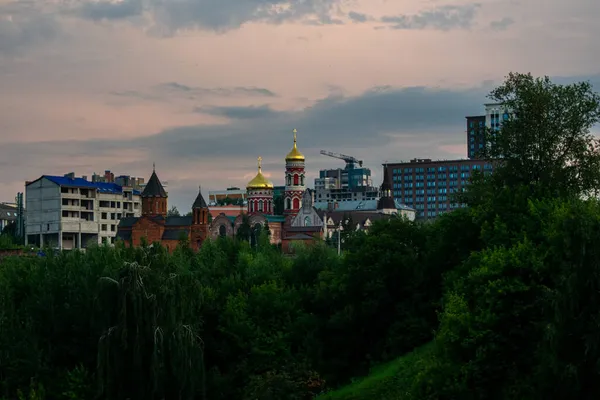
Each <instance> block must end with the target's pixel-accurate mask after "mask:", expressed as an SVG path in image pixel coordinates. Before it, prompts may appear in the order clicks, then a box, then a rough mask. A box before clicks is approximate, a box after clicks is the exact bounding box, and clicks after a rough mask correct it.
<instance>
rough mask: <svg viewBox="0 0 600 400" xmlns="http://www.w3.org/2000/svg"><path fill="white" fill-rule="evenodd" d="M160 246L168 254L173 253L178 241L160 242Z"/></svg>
mask: <svg viewBox="0 0 600 400" xmlns="http://www.w3.org/2000/svg"><path fill="white" fill-rule="evenodd" d="M160 244H161V245H162V246H163V247H165V248H166V249H167V250H169V253H173V252H174V251H175V249H176V248H177V246H178V245H179V240H161V241H160Z"/></svg>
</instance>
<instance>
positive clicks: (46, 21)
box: [0, 2, 61, 56]
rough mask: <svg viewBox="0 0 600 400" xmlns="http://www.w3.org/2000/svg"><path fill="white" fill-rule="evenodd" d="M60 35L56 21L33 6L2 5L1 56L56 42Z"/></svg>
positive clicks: (0, 10) (0, 24)
mask: <svg viewBox="0 0 600 400" xmlns="http://www.w3.org/2000/svg"><path fill="white" fill-rule="evenodd" d="M60 34H61V29H60V26H59V24H58V23H57V22H56V20H55V19H54V18H53V17H52V16H50V15H47V14H44V13H42V12H41V11H40V10H38V9H36V8H35V7H34V5H33V4H31V3H27V2H23V3H20V2H19V3H8V4H4V5H2V4H0V56H2V55H15V54H19V53H20V52H21V51H22V50H23V49H25V48H28V47H31V46H38V45H43V44H46V43H48V42H50V41H52V40H55V39H56V38H57V37H58V36H59V35H60Z"/></svg>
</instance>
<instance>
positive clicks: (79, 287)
mask: <svg viewBox="0 0 600 400" xmlns="http://www.w3.org/2000/svg"><path fill="white" fill-rule="evenodd" d="M494 96H495V97H494ZM492 97H493V98H494V99H496V100H499V99H500V100H503V101H507V102H509V101H511V102H512V103H510V104H511V105H512V109H513V110H516V112H515V113H514V114H515V116H514V117H511V118H510V119H509V122H508V124H507V125H506V126H507V128H502V129H501V130H500V131H499V132H497V133H496V136H494V139H493V140H491V142H490V145H489V148H488V149H487V151H488V152H490V154H496V156H500V155H502V159H501V160H498V161H499V162H498V163H497V169H496V171H495V172H494V174H493V175H491V176H475V177H474V178H473V181H472V183H471V186H470V187H469V189H468V191H467V192H466V193H464V194H463V195H461V196H462V201H464V202H466V203H467V204H468V205H469V207H467V208H464V209H460V210H457V211H455V212H452V213H450V214H446V215H444V216H441V217H439V218H438V219H437V220H436V221H435V222H433V223H428V224H421V223H415V222H409V221H407V220H404V219H401V218H394V219H390V220H387V221H378V222H377V223H375V224H374V225H373V226H372V227H371V230H370V231H369V233H368V234H361V233H357V232H353V231H352V230H351V229H347V230H345V233H344V237H343V242H344V246H343V247H344V251H343V252H342V255H341V256H338V254H337V251H336V249H334V248H331V247H329V246H327V245H326V244H325V243H323V244H321V245H317V246H314V247H310V248H304V249H302V248H298V249H296V251H295V256H294V257H289V256H285V255H282V254H281V253H280V251H279V249H277V248H276V247H273V246H271V245H270V244H269V241H268V232H266V231H262V232H261V231H257V230H255V229H254V227H251V226H249V224H247V223H245V225H244V226H245V228H244V230H243V232H242V235H240V238H238V239H237V240H230V239H225V238H221V239H219V240H217V241H212V242H210V241H209V242H207V243H205V245H204V246H203V247H202V249H201V250H200V251H199V252H198V253H194V252H192V251H191V250H190V249H189V248H187V246H186V243H185V242H182V245H181V246H180V247H179V248H177V249H176V250H175V252H174V253H173V254H168V253H167V252H166V250H165V249H163V248H161V247H160V246H158V245H156V244H152V245H148V244H144V245H143V246H141V247H140V248H136V249H130V248H125V247H124V246H122V245H120V244H118V245H117V246H116V247H115V248H111V247H105V246H100V247H94V248H90V249H88V251H87V252H86V253H80V252H70V253H67V252H64V253H57V254H54V253H53V252H48V253H47V256H45V257H38V258H30V257H29V258H26V257H12V258H6V259H4V260H2V261H1V263H0V382H1V385H2V386H1V387H0V397H1V396H4V397H5V398H6V399H15V398H19V399H20V398H22V399H31V400H33V399H111V400H112V399H116V400H125V399H132V400H133V399H135V400H137V399H140V400H141V399H157V400H158V399H184V400H192V399H211V400H214V399H216V400H218V399H228V400H229V399H241V400H251V399H252V400H256V399H261V400H262V399H265V400H268V399H311V398H314V397H315V396H316V395H318V394H319V393H322V392H324V391H327V390H328V389H330V388H336V387H338V386H340V385H344V384H347V383H348V382H349V381H350V380H351V379H352V378H353V377H356V376H361V375H366V374H367V373H368V372H369V371H370V370H371V369H372V368H373V367H374V366H375V365H378V364H381V365H380V366H379V367H376V368H375V369H374V370H373V375H372V376H371V377H370V379H365V380H362V381H360V382H357V383H356V384H354V385H352V386H349V387H347V388H346V389H342V390H340V391H339V392H332V393H330V394H325V395H324V398H331V399H334V398H338V399H341V398H344V399H375V398H381V399H386V398H389V399H503V400H504V399H506V400H508V399H566V398H597V397H598V396H600V383H599V382H600V380H599V379H598V378H599V376H598V375H599V373H600V372H599V370H598V361H599V360H600V346H599V345H600V323H599V322H598V321H600V294H599V293H600V291H599V289H600V250H598V247H597V246H596V243H595V241H596V239H597V238H598V237H599V234H600V204H599V202H598V200H597V199H595V198H592V197H589V195H590V194H591V193H592V192H593V190H594V188H595V187H596V186H597V182H598V181H599V177H600V169H599V168H597V162H596V160H597V159H598V154H597V150H596V143H595V139H594V138H593V137H592V136H590V135H589V128H590V127H591V126H593V125H594V124H595V123H596V122H597V120H598V116H599V115H600V113H599V112H598V110H599V109H600V106H599V104H600V102H599V101H598V96H597V95H596V94H594V93H593V92H591V89H590V87H589V86H586V84H577V85H573V86H557V85H553V84H552V83H551V82H549V80H547V79H534V78H533V77H531V76H529V75H518V74H511V75H510V76H509V77H508V78H507V81H506V82H505V84H504V85H503V86H501V87H500V88H498V89H497V90H496V91H494V92H493V93H492ZM565 99H567V100H568V101H565ZM525 111H528V112H525ZM549 116H552V117H553V118H558V119H559V121H554V122H552V123H550V124H549V123H548V118H549ZM544 124H545V125H544ZM540 125H544V126H547V129H542V128H539V126H540ZM517 133H518V134H517ZM490 135H491V134H490ZM522 136H525V138H523V137H522ZM516 140H518V141H519V145H518V146H515V145H514V141H516ZM542 148H543V149H544V151H552V152H553V155H552V156H546V155H545V153H544V152H542V151H541V150H540V149H542ZM246 225H247V226H246ZM415 349H417V350H415ZM403 355H404V357H401V358H398V357H400V356H403ZM382 363H383V364H382ZM354 389H356V390H354Z"/></svg>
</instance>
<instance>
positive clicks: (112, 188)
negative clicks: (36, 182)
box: [42, 175, 140, 194]
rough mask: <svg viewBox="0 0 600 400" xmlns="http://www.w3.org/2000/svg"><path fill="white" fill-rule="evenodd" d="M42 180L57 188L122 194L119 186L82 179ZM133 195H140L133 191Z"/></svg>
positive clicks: (55, 178)
mask: <svg viewBox="0 0 600 400" xmlns="http://www.w3.org/2000/svg"><path fill="white" fill-rule="evenodd" d="M42 178H46V179H48V180H49V181H51V182H54V183H56V184H57V185H59V186H65V187H78V188H89V189H96V190H97V191H99V192H101V193H115V194H120V193H123V187H122V186H120V185H117V184H116V183H106V182H90V181H87V180H85V179H83V178H73V179H71V178H67V177H64V176H52V175H42ZM133 194H140V191H139V190H134V191H133Z"/></svg>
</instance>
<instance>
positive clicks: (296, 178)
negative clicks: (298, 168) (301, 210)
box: [294, 174, 298, 186]
mask: <svg viewBox="0 0 600 400" xmlns="http://www.w3.org/2000/svg"><path fill="white" fill-rule="evenodd" d="M294 186H298V174H294Z"/></svg>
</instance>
